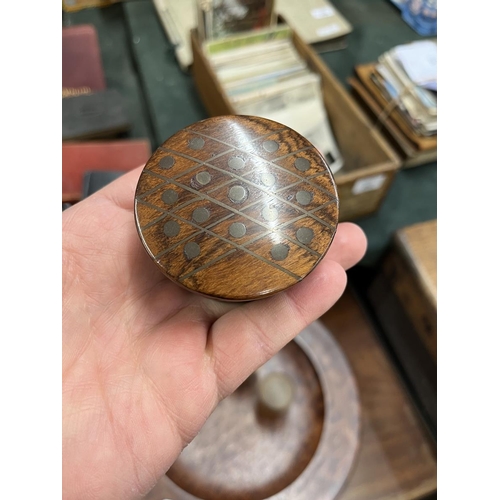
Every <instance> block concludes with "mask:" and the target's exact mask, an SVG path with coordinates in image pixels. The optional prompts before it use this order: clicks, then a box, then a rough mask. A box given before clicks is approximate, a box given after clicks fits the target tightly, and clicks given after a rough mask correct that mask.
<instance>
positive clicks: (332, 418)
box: [146, 322, 360, 500]
mask: <svg viewBox="0 0 500 500" xmlns="http://www.w3.org/2000/svg"><path fill="white" fill-rule="evenodd" d="M276 376H279V377H286V380H288V381H290V383H291V384H292V386H293V391H292V396H291V397H290V398H289V396H288V394H285V395H284V396H285V397H282V396H283V394H279V393H278V394H277V396H278V397H277V398H276V397H274V398H272V403H271V406H272V407H274V402H276V400H280V401H283V400H288V399H290V401H287V405H286V408H280V411H278V412H273V411H271V412H270V411H268V410H269V408H266V407H264V408H262V394H261V389H262V387H261V384H262V382H265V381H269V380H270V378H271V377H276ZM287 384H288V382H286V383H285V384H284V388H286V386H287ZM277 387H279V384H276V386H275V389H276V388H277ZM286 392H287V391H286ZM272 409H274V408H272ZM359 430H360V406H359V399H358V393H357V387H356V381H355V378H354V376H353V374H352V372H351V369H350V367H349V364H348V362H347V360H346V359H345V356H344V354H343V352H342V350H341V349H340V347H339V346H338V344H337V343H336V341H335V340H334V338H333V336H332V334H331V333H330V332H329V331H328V330H327V329H326V328H325V327H324V326H323V325H322V324H321V323H320V322H315V323H313V324H312V325H310V326H309V327H308V328H306V329H305V330H304V331H303V332H301V334H300V335H299V336H298V337H297V338H296V339H295V341H293V342H290V343H289V344H288V345H287V346H286V347H284V348H283V349H282V350H281V351H280V352H279V353H278V354H276V356H274V357H273V358H272V359H271V360H270V361H268V362H267V363H266V364H265V365H263V366H262V367H261V368H259V369H258V370H257V371H256V372H255V373H254V374H253V375H252V376H251V377H250V378H249V379H247V380H246V381H245V382H244V383H243V384H242V385H241V386H240V387H239V389H237V390H236V392H234V393H233V394H232V395H230V396H229V397H227V398H226V399H225V400H223V401H222V402H221V403H220V404H219V406H218V407H217V408H216V409H215V411H214V412H213V413H212V415H211V416H210V417H209V419H208V420H207V422H206V423H205V425H204V427H203V428H202V430H201V432H200V433H199V434H198V435H197V436H196V437H195V439H194V440H193V441H192V443H191V444H189V445H188V446H187V447H186V448H185V449H184V451H183V452H182V453H181V455H180V457H179V458H178V459H177V461H176V462H175V463H174V465H173V466H172V467H171V468H170V470H169V471H168V472H167V474H166V475H165V476H164V477H163V478H162V479H161V480H160V481H159V482H158V484H157V485H156V487H155V488H154V489H153V490H152V491H151V492H150V493H149V494H148V495H147V497H146V500H164V499H172V500H201V499H202V500H263V499H272V500H334V498H335V497H336V496H337V494H338V493H339V491H340V490H341V488H342V486H343V485H344V483H345V481H346V479H347V477H348V475H349V471H350V470H351V467H352V465H353V463H354V460H355V457H356V452H357V448H358V444H359Z"/></svg>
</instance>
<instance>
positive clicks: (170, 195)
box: [161, 189, 179, 205]
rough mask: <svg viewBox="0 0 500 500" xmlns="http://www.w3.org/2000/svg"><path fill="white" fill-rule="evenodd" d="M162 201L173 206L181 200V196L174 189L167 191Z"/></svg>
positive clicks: (162, 196)
mask: <svg viewBox="0 0 500 500" xmlns="http://www.w3.org/2000/svg"><path fill="white" fill-rule="evenodd" d="M161 199H162V200H163V202H164V203H166V204H167V205H173V204H174V203H175V202H176V201H177V200H178V199H179V195H178V194H177V193H176V192H175V191H174V190H173V189H167V190H165V192H164V193H163V194H162V195H161Z"/></svg>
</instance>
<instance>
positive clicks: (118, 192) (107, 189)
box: [89, 165, 144, 210]
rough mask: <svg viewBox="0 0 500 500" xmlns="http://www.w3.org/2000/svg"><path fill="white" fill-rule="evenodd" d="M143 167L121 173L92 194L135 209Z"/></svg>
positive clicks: (121, 206)
mask: <svg viewBox="0 0 500 500" xmlns="http://www.w3.org/2000/svg"><path fill="white" fill-rule="evenodd" d="M143 168H144V165H142V166H140V167H138V168H135V169H134V170H131V171H130V172H127V173H126V174H123V175H121V176H120V177H118V179H115V180H114V181H113V182H110V183H109V184H108V185H107V186H104V187H103V188H102V189H99V191H97V192H96V193H95V194H94V195H92V196H96V197H104V198H107V199H108V200H110V201H111V202H112V203H113V204H115V205H117V206H118V207H120V208H123V209H125V210H134V198H135V189H136V187H137V183H138V182H139V176H140V175H141V172H142V170H143ZM92 196H91V197H89V198H92Z"/></svg>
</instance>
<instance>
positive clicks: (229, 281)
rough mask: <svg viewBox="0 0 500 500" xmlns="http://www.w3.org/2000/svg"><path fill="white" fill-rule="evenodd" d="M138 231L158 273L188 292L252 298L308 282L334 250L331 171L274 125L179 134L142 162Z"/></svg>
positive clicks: (214, 124)
mask: <svg viewBox="0 0 500 500" xmlns="http://www.w3.org/2000/svg"><path fill="white" fill-rule="evenodd" d="M135 215H136V225H137V228H138V231H139V235H140V237H141V240H142V242H143V244H144V246H145V248H146V250H147V251H148V253H149V255H150V256H151V258H152V259H153V260H154V261H155V263H156V264H157V265H158V267H159V269H160V270H161V271H162V272H163V273H164V274H165V275H166V276H168V277H169V278H171V279H172V280H174V281H175V282H177V283H178V284H180V285H182V286H184V287H186V288H188V289H189V290H191V291H194V292H198V293H202V294H205V295H208V296H211V297H216V298H219V299H223V300H235V301H244V300H254V299H258V298H263V297H266V296H269V295H272V294H274V293H277V292H279V291H282V290H284V289H286V288H288V287H290V286H292V285H294V284H296V283H297V282H299V281H301V280H302V279H303V278H304V277H305V276H307V275H308V274H309V273H310V272H311V271H312V270H313V269H314V267H315V266H316V265H317V264H318V263H319V261H320V260H321V259H322V257H323V256H324V254H325V252H326V251H327V250H328V248H329V246H330V244H331V242H332V240H333V237H334V235H335V231H336V228H337V221H338V197H337V190H336V186H335V182H334V180H333V177H332V175H331V173H330V171H329V169H328V165H327V163H326V161H325V159H324V158H323V156H322V155H321V153H319V151H318V150H317V149H316V148H314V146H313V145H312V144H311V143H310V142H309V141H307V140H306V139H305V138H303V137H302V136H301V135H299V134H298V133H297V132H295V131H293V130H291V129H289V128H287V127H285V126H284V125H281V124H279V123H276V122H272V121H270V120H266V119H263V118H255V117H246V116H222V117H216V118H210V119H207V120H203V121H201V122H198V123H195V124H193V125H191V126H189V127H187V128H185V129H183V130H181V131H180V132H178V133H176V134H174V135H173V136H172V137H171V138H170V139H168V140H167V141H166V142H165V143H164V144H163V145H162V146H161V147H160V148H158V149H157V150H156V151H155V153H154V154H153V156H152V157H151V158H150V160H149V161H148V163H147V164H146V166H145V168H144V170H143V172H142V174H141V177H140V179H139V182H138V185H137V190H136V196H135Z"/></svg>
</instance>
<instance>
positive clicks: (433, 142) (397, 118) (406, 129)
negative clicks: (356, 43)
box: [355, 64, 437, 150]
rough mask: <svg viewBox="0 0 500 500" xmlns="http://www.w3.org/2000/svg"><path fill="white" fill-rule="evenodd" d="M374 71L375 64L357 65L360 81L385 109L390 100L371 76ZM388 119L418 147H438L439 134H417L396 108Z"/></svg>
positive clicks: (356, 69)
mask: <svg viewBox="0 0 500 500" xmlns="http://www.w3.org/2000/svg"><path fill="white" fill-rule="evenodd" d="M374 71H375V64H359V65H358V66H356V67H355V72H356V75H357V77H358V78H359V80H360V82H361V83H362V84H363V86H364V87H365V88H366V89H367V90H368V92H369V93H370V95H371V96H372V97H373V98H374V99H375V100H376V101H377V102H378V104H379V105H380V106H381V107H382V109H385V108H386V106H387V105H388V101H387V99H386V98H385V97H384V96H383V95H382V94H381V92H380V91H379V89H378V87H377V86H376V84H375V83H374V82H373V80H372V78H371V76H372V74H373V73H374ZM388 119H390V120H393V122H394V123H395V124H396V125H397V127H398V128H399V129H400V130H401V132H402V133H403V134H404V135H405V136H406V137H407V139H408V140H410V141H411V142H412V143H414V144H415V146H416V147H417V149H421V150H424V149H436V148H437V135H435V136H432V137H425V136H421V135H418V134H416V133H415V132H414V131H413V130H412V129H411V127H410V126H409V125H408V124H407V123H406V121H405V120H404V118H403V117H402V116H401V115H400V114H399V113H398V111H397V110H396V109H393V110H392V111H391V112H390V113H389V115H388Z"/></svg>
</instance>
